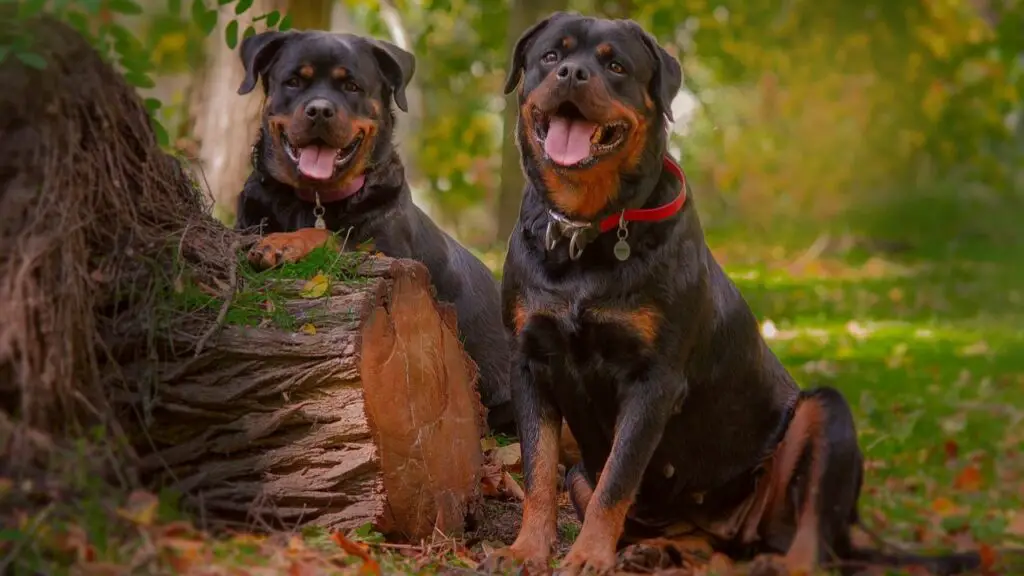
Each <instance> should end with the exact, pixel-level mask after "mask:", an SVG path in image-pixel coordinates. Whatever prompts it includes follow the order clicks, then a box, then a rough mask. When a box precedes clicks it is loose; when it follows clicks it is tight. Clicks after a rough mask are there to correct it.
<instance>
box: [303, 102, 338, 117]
mask: <svg viewBox="0 0 1024 576" xmlns="http://www.w3.org/2000/svg"><path fill="white" fill-rule="evenodd" d="M333 116H334V104H331V103H330V102H328V101H327V100H324V99H323V98H317V99H316V100H313V101H312V102H310V103H309V104H306V117H307V118H309V119H310V120H330V119H331V117H333Z"/></svg>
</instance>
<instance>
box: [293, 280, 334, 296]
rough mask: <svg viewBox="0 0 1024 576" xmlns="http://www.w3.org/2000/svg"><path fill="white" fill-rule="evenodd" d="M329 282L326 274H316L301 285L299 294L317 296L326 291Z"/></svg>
mask: <svg viewBox="0 0 1024 576" xmlns="http://www.w3.org/2000/svg"><path fill="white" fill-rule="evenodd" d="M330 284H331V282H330V279H328V278H327V276H324V275H323V274H317V275H316V276H313V277H312V278H311V279H310V280H309V281H308V282H306V283H305V284H304V285H303V286H302V291H301V292H300V293H299V295H300V296H302V297H303V298H319V297H321V296H323V295H324V294H326V293H327V289H328V288H329V287H330Z"/></svg>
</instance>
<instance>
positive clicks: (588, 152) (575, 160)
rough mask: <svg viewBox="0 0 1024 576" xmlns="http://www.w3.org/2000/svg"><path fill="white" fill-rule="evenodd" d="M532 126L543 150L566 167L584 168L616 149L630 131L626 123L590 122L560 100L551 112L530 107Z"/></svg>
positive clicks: (554, 160)
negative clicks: (559, 103) (531, 109)
mask: <svg viewBox="0 0 1024 576" xmlns="http://www.w3.org/2000/svg"><path fill="white" fill-rule="evenodd" d="M533 121H534V128H535V132H536V134H537V139H538V140H539V141H540V143H541V144H542V145H543V147H544V153H545V154H547V156H548V158H550V159H551V161H552V162H554V163H555V164H558V165H559V166H562V167H566V168H583V167H587V166H589V165H590V164H592V163H593V162H595V161H596V160H597V159H598V158H599V157H601V156H603V155H605V154H608V153H609V152H612V151H614V150H616V149H618V148H619V147H620V146H621V145H622V144H623V143H624V142H625V141H626V135H627V134H628V133H629V127H630V126H629V123H628V122H626V121H624V120H617V121H614V122H609V123H606V124H597V123H595V122H591V121H590V120H588V119H587V118H586V116H584V115H583V113H582V112H581V111H580V109H579V107H577V106H576V105H575V104H573V103H572V102H563V103H562V104H561V105H560V106H559V107H558V108H556V109H555V111H554V112H551V113H545V112H541V111H540V110H539V109H537V108H534V109H533Z"/></svg>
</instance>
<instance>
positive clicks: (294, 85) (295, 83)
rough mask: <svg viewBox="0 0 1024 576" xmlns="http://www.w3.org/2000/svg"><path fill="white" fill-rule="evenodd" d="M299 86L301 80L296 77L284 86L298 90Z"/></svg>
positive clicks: (288, 80) (285, 82) (287, 81)
mask: <svg viewBox="0 0 1024 576" xmlns="http://www.w3.org/2000/svg"><path fill="white" fill-rule="evenodd" d="M299 84H300V82H299V79H298V78H295V77H294V76H293V77H291V78H289V79H287V80H285V81H284V85H285V86H287V87H289V88H298V87H299Z"/></svg>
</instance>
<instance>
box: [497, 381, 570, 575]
mask: <svg viewBox="0 0 1024 576" xmlns="http://www.w3.org/2000/svg"><path fill="white" fill-rule="evenodd" d="M517 363H519V362H517ZM514 370H515V371H514V373H513V374H512V402H513V405H514V407H515V411H516V421H517V423H518V426H519V442H520V447H521V449H522V454H523V472H524V479H525V481H526V489H525V492H526V498H525V500H524V502H523V523H522V525H521V526H520V528H519V535H518V536H517V537H516V540H515V542H513V543H512V545H511V546H510V547H508V548H505V549H502V550H498V551H496V552H495V553H493V554H492V555H491V556H490V557H488V558H487V559H485V560H484V563H483V566H482V567H483V569H485V570H487V571H491V572H493V571H498V570H502V571H503V570H507V569H509V568H510V566H509V565H510V564H515V563H519V562H525V563H526V564H527V566H528V568H530V569H531V570H539V571H545V570H547V569H548V561H549V560H550V558H551V549H552V545H553V544H554V543H555V541H556V539H557V538H558V526H557V522H558V517H557V516H558V450H559V438H560V435H561V425H562V414H561V413H560V412H559V410H558V407H557V406H556V405H555V403H554V401H553V400H552V399H551V397H550V392H549V390H548V389H547V387H546V386H547V382H538V379H537V377H536V376H535V375H534V373H533V371H532V370H530V369H529V367H527V366H526V365H525V364H523V365H521V366H519V367H518V369H515V368H514Z"/></svg>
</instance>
